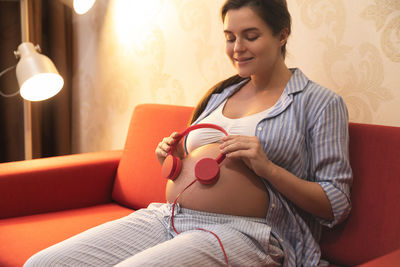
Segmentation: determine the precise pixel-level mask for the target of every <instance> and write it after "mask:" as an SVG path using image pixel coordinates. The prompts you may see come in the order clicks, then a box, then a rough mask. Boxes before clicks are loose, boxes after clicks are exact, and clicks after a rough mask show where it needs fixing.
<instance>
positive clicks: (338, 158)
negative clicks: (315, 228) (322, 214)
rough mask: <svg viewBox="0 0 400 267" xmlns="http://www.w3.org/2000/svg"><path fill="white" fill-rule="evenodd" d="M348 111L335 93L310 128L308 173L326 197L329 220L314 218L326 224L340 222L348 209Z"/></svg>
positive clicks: (350, 172) (328, 225) (349, 182)
mask: <svg viewBox="0 0 400 267" xmlns="http://www.w3.org/2000/svg"><path fill="white" fill-rule="evenodd" d="M348 129H349V128H348V112H347V108H346V105H345V103H344V101H343V99H342V98H341V97H340V96H338V95H335V97H334V98H333V99H331V100H330V102H329V103H328V104H327V105H326V106H325V108H324V109H323V110H322V112H321V114H320V115H319V116H318V118H317V120H316V122H315V124H314V126H313V128H312V130H311V138H312V144H311V152H312V163H311V164H312V166H311V169H312V173H313V174H314V180H315V182H317V183H318V184H320V185H321V187H322V189H323V190H324V192H325V194H326V196H327V197H328V199H329V201H330V203H331V207H332V211H333V216H334V218H333V220H332V221H328V220H325V219H322V218H317V220H318V221H319V222H320V223H321V224H322V225H325V226H327V227H333V226H335V225H336V224H338V223H340V222H342V221H343V220H344V219H345V218H346V217H347V215H348V214H349V213H350V210H351V201H350V188H351V185H352V182H353V176H352V171H351V167H350V160H349V131H348Z"/></svg>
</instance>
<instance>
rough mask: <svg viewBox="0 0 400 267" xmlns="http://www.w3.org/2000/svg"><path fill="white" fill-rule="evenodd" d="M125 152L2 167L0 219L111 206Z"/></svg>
mask: <svg viewBox="0 0 400 267" xmlns="http://www.w3.org/2000/svg"><path fill="white" fill-rule="evenodd" d="M121 154H122V151H107V152H94V153H83V154H74V155H68V156H57V157H51V158H43V159H34V160H26V161H17V162H9V163H1V164H0V219H1V218H9V217H17V216H25V215H31V214H37V213H43V212H51V211H60V210H66V209H73V208H81V207H87V206H92V205H97V204H103V203H108V202H111V192H112V186H113V181H114V178H115V174H116V171H117V167H118V164H119V161H120V158H121Z"/></svg>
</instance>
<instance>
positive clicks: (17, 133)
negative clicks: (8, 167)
mask: <svg viewBox="0 0 400 267" xmlns="http://www.w3.org/2000/svg"><path fill="white" fill-rule="evenodd" d="M28 3H29V8H28V9H29V41H30V42H32V43H33V44H34V45H36V44H39V45H40V47H41V49H42V54H44V55H46V56H48V57H49V58H50V59H51V60H52V61H53V62H54V64H55V65H56V67H57V69H58V71H59V73H60V74H61V76H62V77H63V78H64V87H63V89H62V90H61V91H60V93H58V94H57V95H56V96H54V97H53V98H50V99H48V100H44V101H40V102H31V103H32V154H33V158H42V157H49V156H57V155H65V154H70V153H71V101H72V100H71V93H72V90H71V89H72V88H71V86H72V69H71V68H72V10H71V9H69V8H68V7H66V6H64V5H63V4H62V3H61V2H60V1H56V0H30V1H29V2H28ZM19 7H20V3H19V1H14V2H12V1H6V2H4V1H1V0H0V71H2V70H3V69H5V68H7V67H9V66H12V65H15V64H16V63H17V60H16V59H15V57H14V55H13V51H14V50H16V49H17V47H18V45H19V44H20V43H21V26H20V8H19ZM18 89H19V88H18V83H17V79H16V75H15V69H14V70H12V71H10V72H9V73H7V74H6V75H5V76H3V77H1V78H0V90H2V92H4V93H12V92H15V91H17V90H18ZM23 159H24V120H23V100H22V98H21V96H20V95H17V96H14V97H11V98H4V97H2V96H0V162H7V161H17V160H23Z"/></svg>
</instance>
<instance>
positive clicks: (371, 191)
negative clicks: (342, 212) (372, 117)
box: [321, 123, 400, 265]
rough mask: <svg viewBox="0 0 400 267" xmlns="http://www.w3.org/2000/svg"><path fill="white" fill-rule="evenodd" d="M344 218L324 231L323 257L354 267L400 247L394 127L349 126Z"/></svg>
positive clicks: (398, 135)
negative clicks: (348, 183)
mask: <svg viewBox="0 0 400 267" xmlns="http://www.w3.org/2000/svg"><path fill="white" fill-rule="evenodd" d="M350 163H351V166H352V169H353V176H354V181H353V187H352V195H351V199H352V203H353V208H352V211H351V213H350V215H349V218H348V220H347V221H345V222H344V223H342V224H340V225H338V226H336V227H335V228H334V229H325V231H324V232H323V235H322V240H321V247H322V252H323V256H324V258H326V259H328V260H330V261H331V262H334V263H336V264H340V265H357V264H360V263H363V262H366V261H368V260H371V259H373V258H376V257H379V256H382V255H385V254H387V253H388V252H391V251H393V250H395V249H398V248H400V227H399V226H400V215H399V211H400V128H399V127H388V126H378V125H367V124H356V123H351V124H350Z"/></svg>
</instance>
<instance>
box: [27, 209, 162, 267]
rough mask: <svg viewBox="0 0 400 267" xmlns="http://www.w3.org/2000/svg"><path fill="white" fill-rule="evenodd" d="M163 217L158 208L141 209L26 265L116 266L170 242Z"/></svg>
mask: <svg viewBox="0 0 400 267" xmlns="http://www.w3.org/2000/svg"><path fill="white" fill-rule="evenodd" d="M162 218H163V214H161V213H160V212H158V211H157V210H155V209H143V210H138V211H136V212H134V213H132V214H130V215H128V216H126V217H124V218H121V219H118V220H115V221H111V222H108V223H105V224H102V225H99V226H97V227H94V228H92V229H89V230H87V231H85V232H83V233H80V234H78V235H76V236H74V237H71V238H70V239H67V240H65V241H63V242H61V243H58V244H56V245H54V246H51V247H49V248H47V249H45V250H43V251H41V252H39V253H37V254H35V255H34V256H32V257H31V258H30V259H29V260H28V261H27V262H26V263H25V265H24V266H29V267H31V266H113V265H115V264H117V263H119V262H121V261H123V260H125V259H127V258H129V257H131V256H132V255H135V254H137V253H139V252H140V251H143V250H145V249H147V248H150V247H153V246H155V245H157V244H159V243H161V242H164V241H166V240H168V231H167V229H166V227H167V224H166V223H165V222H164V221H163V220H162Z"/></svg>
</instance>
